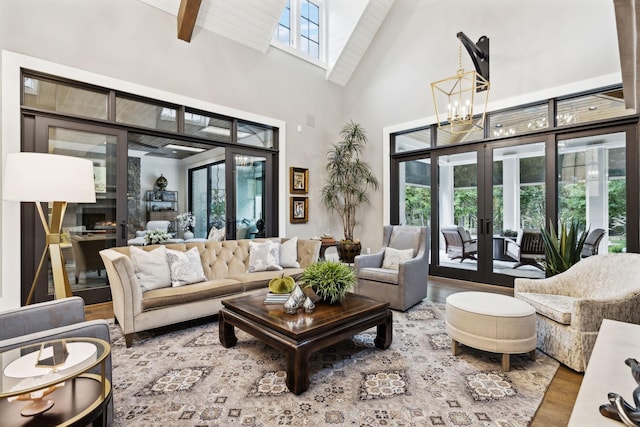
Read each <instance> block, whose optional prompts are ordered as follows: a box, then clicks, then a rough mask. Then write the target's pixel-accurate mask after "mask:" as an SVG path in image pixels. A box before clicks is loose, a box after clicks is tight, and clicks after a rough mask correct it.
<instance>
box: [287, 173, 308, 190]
mask: <svg viewBox="0 0 640 427" xmlns="http://www.w3.org/2000/svg"><path fill="white" fill-rule="evenodd" d="M289 186H290V192H291V193H293V194H307V193H308V192H309V169H305V168H296V167H290V168H289Z"/></svg>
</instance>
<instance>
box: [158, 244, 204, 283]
mask: <svg viewBox="0 0 640 427" xmlns="http://www.w3.org/2000/svg"><path fill="white" fill-rule="evenodd" d="M167 260H168V261H169V271H170V272H171V286H173V287H174V288H176V287H178V286H182V285H189V284H191V283H199V282H205V281H206V280H207V276H205V275H204V270H202V262H201V261H200V251H198V248H197V247H196V248H191V249H189V250H188V251H186V252H182V251H175V250H173V249H167Z"/></svg>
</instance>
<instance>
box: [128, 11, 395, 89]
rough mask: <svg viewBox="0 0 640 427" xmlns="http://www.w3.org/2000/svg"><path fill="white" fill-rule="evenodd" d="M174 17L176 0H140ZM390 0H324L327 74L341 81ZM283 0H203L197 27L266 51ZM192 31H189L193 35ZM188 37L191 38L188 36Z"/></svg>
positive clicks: (351, 69) (364, 48)
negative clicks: (327, 48)
mask: <svg viewBox="0 0 640 427" xmlns="http://www.w3.org/2000/svg"><path fill="white" fill-rule="evenodd" d="M139 1H141V2H143V3H145V4H148V5H150V6H153V7H156V8H158V9H160V10H163V11H165V12H167V13H170V14H171V15H174V16H176V17H177V15H178V9H179V7H180V0H139ZM394 1H395V0H349V1H345V0H324V5H325V7H326V8H327V13H326V15H325V16H326V17H327V21H328V22H327V24H328V31H327V33H328V34H327V44H328V45H329V49H331V51H330V54H329V55H327V56H328V58H329V60H328V64H327V73H326V78H327V80H329V81H331V82H334V83H336V84H339V85H341V86H345V85H346V84H347V82H348V81H349V79H350V78H351V75H352V74H353V72H354V71H355V70H356V68H357V66H358V64H359V63H360V60H361V59H362V57H363V55H364V54H365V52H366V51H367V48H368V47H369V45H370V44H371V41H372V40H373V38H374V37H375V35H376V32H377V31H378V29H379V28H380V25H381V24H382V22H383V21H384V19H385V17H386V16H387V13H388V12H389V9H391V6H392V5H393V2H394ZM285 3H286V0H202V3H201V6H200V11H199V13H198V19H197V21H196V27H199V28H201V29H203V30H206V31H211V32H213V33H216V34H218V35H220V36H222V37H226V38H228V39H230V40H233V41H235V42H237V43H240V44H243V45H245V46H248V47H250V48H252V49H256V50H258V51H260V52H262V53H266V52H267V51H268V49H269V48H270V46H271V39H272V36H273V33H274V31H275V29H276V26H277V24H278V20H279V18H280V15H281V13H282V10H283V9H284V6H285ZM196 37H197V32H196V31H194V35H193V39H194V38H196ZM193 39H192V40H193Z"/></svg>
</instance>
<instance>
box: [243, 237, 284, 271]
mask: <svg viewBox="0 0 640 427" xmlns="http://www.w3.org/2000/svg"><path fill="white" fill-rule="evenodd" d="M268 270H269V271H271V270H282V267H280V243H278V242H275V241H273V240H267V241H266V242H262V243H257V242H253V241H251V242H249V273H255V272H257V271H268Z"/></svg>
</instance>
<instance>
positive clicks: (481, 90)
mask: <svg viewBox="0 0 640 427" xmlns="http://www.w3.org/2000/svg"><path fill="white" fill-rule="evenodd" d="M457 37H458V39H459V40H460V48H459V52H458V71H457V73H456V75H455V76H451V77H447V78H445V79H442V80H438V81H437V82H433V83H431V92H432V94H433V103H434V106H435V110H436V119H437V121H438V127H439V128H440V129H443V130H445V131H447V132H450V133H452V134H460V133H467V132H473V131H476V130H479V129H482V128H483V127H484V119H485V116H486V113H487V101H488V99H489V89H490V84H489V39H488V38H487V37H486V36H482V37H480V40H478V43H477V44H476V43H473V42H472V41H471V40H470V39H469V38H468V37H467V36H466V35H465V34H464V33H463V32H459V33H458V34H457ZM463 45H464V47H465V48H466V49H467V52H469V55H471V60H472V61H473V64H474V66H475V70H474V71H467V72H465V71H464V68H463V67H462V46H463Z"/></svg>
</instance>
